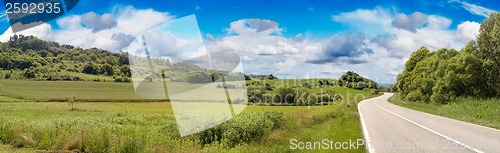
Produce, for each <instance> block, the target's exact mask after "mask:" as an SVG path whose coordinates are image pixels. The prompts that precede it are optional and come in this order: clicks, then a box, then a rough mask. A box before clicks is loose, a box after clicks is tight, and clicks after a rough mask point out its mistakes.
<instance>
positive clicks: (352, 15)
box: [332, 7, 393, 34]
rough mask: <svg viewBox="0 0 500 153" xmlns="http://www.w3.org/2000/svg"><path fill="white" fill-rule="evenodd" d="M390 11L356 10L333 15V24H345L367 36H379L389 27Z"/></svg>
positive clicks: (378, 9)
mask: <svg viewBox="0 0 500 153" xmlns="http://www.w3.org/2000/svg"><path fill="white" fill-rule="evenodd" d="M392 12H393V11H392V10H389V9H384V8H382V7H376V8H375V9H373V10H365V9H358V10H356V11H353V12H344V13H340V14H338V15H333V16H332V19H333V21H335V22H340V23H345V24H348V25H349V26H351V27H353V28H354V29H355V30H357V31H361V32H364V33H367V34H380V33H381V31H386V30H388V29H389V28H390V27H391V20H392V18H393V17H392V16H393V15H392Z"/></svg>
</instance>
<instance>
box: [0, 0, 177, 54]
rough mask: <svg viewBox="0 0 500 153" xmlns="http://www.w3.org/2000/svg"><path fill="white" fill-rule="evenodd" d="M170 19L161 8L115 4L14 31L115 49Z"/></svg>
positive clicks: (74, 43)
mask: <svg viewBox="0 0 500 153" xmlns="http://www.w3.org/2000/svg"><path fill="white" fill-rule="evenodd" d="M172 19H174V17H173V16H170V15H169V14H168V13H165V12H157V11H154V10H152V9H142V10H140V9H135V8H134V7H132V6H125V7H120V6H117V7H115V8H113V11H112V12H111V13H110V14H96V13H94V12H89V13H85V14H81V15H69V16H65V17H63V18H60V19H58V20H56V24H57V26H58V27H59V28H58V29H51V26H50V25H49V24H42V25H40V26H37V27H34V28H31V29H28V30H25V31H22V32H20V33H18V34H24V35H34V36H37V37H39V38H41V39H44V40H49V41H56V42H59V43H62V44H70V45H74V46H78V47H82V48H93V47H97V48H102V49H106V50H110V51H113V52H118V51H121V50H122V49H123V48H124V47H126V46H127V45H128V43H130V42H131V40H132V38H135V37H136V36H138V35H139V34H143V33H144V32H146V30H148V29H151V28H153V27H155V26H157V25H159V24H161V23H165V22H168V21H170V20H172ZM138 23H140V24H138ZM9 31H12V30H9ZM12 35H13V34H12V32H10V33H9V32H6V33H5V34H3V35H2V36H0V39H1V40H2V41H6V40H8V38H9V37H10V36H12Z"/></svg>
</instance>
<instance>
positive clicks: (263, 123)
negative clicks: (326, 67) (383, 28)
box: [0, 80, 378, 152]
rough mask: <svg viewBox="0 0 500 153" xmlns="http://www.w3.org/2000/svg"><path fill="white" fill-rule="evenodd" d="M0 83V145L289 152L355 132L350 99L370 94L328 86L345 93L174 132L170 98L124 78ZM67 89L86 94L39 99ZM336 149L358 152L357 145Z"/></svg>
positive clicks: (357, 130) (356, 123)
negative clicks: (156, 96) (150, 96)
mask: <svg viewBox="0 0 500 153" xmlns="http://www.w3.org/2000/svg"><path fill="white" fill-rule="evenodd" d="M0 84H2V95H3V96H0V144H3V145H1V146H0V152H2V151H6V152H11V151H16V152H33V151H78V152H287V151H294V150H292V149H291V148H290V140H291V139H297V140H298V141H321V140H323V139H330V140H333V141H349V140H352V139H354V140H355V139H358V138H359V139H362V134H361V127H360V123H359V116H358V113H357V108H356V105H355V104H354V103H355V102H359V101H361V100H363V99H364V98H370V97H374V96H378V94H373V93H372V91H370V90H354V89H348V88H343V87H338V86H337V87H328V88H331V89H333V90H335V91H336V93H338V94H344V95H347V94H350V95H352V97H349V98H348V99H347V98H346V99H343V100H340V101H337V102H336V103H334V104H333V105H326V106H256V105H249V106H247V107H246V108H245V109H244V111H243V112H242V113H241V114H239V115H237V116H235V117H234V118H233V119H232V120H229V121H228V122H225V123H223V124H220V125H218V126H216V127H214V128H211V129H208V130H205V131H203V132H200V133H196V134H193V135H189V136H185V137H181V136H180V134H179V130H178V129H177V124H176V120H175V116H174V113H173V110H172V104H171V103H170V102H151V101H143V100H142V99H140V98H139V97H137V96H136V95H135V93H134V91H133V87H132V84H131V83H111V82H63V81H56V82H48V81H21V80H0ZM310 90H319V89H316V88H311V89H310ZM68 95H74V96H75V97H77V98H82V99H84V100H88V99H91V98H92V99H91V100H90V101H86V102H77V103H76V104H75V106H74V109H73V108H71V107H70V106H69V105H68V103H67V102H46V101H50V100H51V99H52V100H53V99H56V100H57V99H61V100H65V96H68ZM354 95H358V96H357V97H356V96H354ZM12 97H14V98H12ZM346 97H348V96H346ZM87 98H88V99H87ZM116 99H125V100H131V101H127V102H116ZM100 100H102V101H100ZM107 100H110V101H107ZM33 101H40V102H33ZM347 102H349V103H351V105H350V107H348V106H347ZM317 151H325V152H331V150H317ZM337 151H339V150H337ZM339 152H364V148H363V147H361V148H359V149H352V150H340V151H339Z"/></svg>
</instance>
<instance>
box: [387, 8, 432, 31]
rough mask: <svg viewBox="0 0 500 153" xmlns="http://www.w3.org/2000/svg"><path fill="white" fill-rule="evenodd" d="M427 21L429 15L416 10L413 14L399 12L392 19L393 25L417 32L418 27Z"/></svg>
mask: <svg viewBox="0 0 500 153" xmlns="http://www.w3.org/2000/svg"><path fill="white" fill-rule="evenodd" d="M426 21H427V15H425V14H422V13H420V12H415V13H413V14H411V15H406V14H397V15H396V16H395V17H394V19H393V20H392V26H394V27H396V28H400V29H405V30H408V31H411V32H416V30H417V28H420V27H422V26H423V25H424V24H425V22H426Z"/></svg>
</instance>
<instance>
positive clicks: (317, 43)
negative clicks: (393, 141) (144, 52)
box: [0, 0, 500, 83]
mask: <svg viewBox="0 0 500 153" xmlns="http://www.w3.org/2000/svg"><path fill="white" fill-rule="evenodd" d="M2 7H3V6H2ZM2 7H0V9H2V10H1V11H2V12H5V11H4V9H5V8H2ZM497 10H500V1H487V0H476V1H472V0H388V1H382V0H371V1H367V0H349V1H345V0H329V1H322V0H319V1H307V0H302V1H301V0H290V1H282V0H265V1H264V0H254V1H234V0H218V1H201V0H200V1H198V0H182V1H173V0H156V1H137V0H110V1H104V2H103V1H100V0H82V1H80V2H79V3H78V4H77V5H76V7H75V8H73V9H72V10H70V11H69V12H67V13H66V14H64V15H63V16H60V17H58V18H56V19H54V20H52V21H50V22H48V23H44V24H41V25H39V26H36V27H33V28H31V29H28V30H24V31H21V32H18V34H24V35H34V36H37V37H39V38H41V39H44V40H49V41H56V42H59V43H62V44H71V45H74V46H78V47H82V48H93V47H97V48H102V49H106V50H110V51H112V52H119V51H122V50H124V48H126V47H127V45H128V44H129V43H130V42H131V41H132V40H133V39H134V38H135V37H136V36H139V35H141V34H143V33H144V32H146V31H147V30H148V29H151V28H153V27H155V26H157V25H159V24H162V23H168V22H170V21H173V20H175V19H179V18H182V17H185V16H189V15H193V14H194V15H195V16H196V20H197V23H198V27H199V30H200V33H201V35H202V39H203V42H204V44H205V48H206V49H207V50H209V51H228V52H236V53H238V54H239V55H240V57H241V59H242V63H243V67H244V71H245V72H246V73H249V74H273V75H275V76H278V77H280V78H338V77H340V76H341V75H342V74H343V73H345V72H346V71H355V72H357V73H359V74H361V75H363V76H365V77H368V78H371V79H373V80H375V81H377V82H379V83H394V82H395V80H396V76H397V75H398V74H399V73H401V72H402V70H403V68H404V63H405V62H406V60H407V59H408V57H409V56H410V54H411V53H412V52H413V51H415V50H417V49H418V48H420V47H421V46H426V47H428V48H429V49H431V50H437V49H440V48H455V49H457V50H458V49H460V48H462V47H463V46H465V44H466V43H467V42H468V41H470V40H473V39H474V38H475V37H476V36H477V34H478V31H479V25H480V23H481V22H482V21H483V20H484V19H486V17H487V16H488V15H489V14H490V13H492V12H496V11H497ZM0 22H2V23H0V30H5V29H7V31H6V32H5V33H3V34H2V35H1V36H0V41H2V42H4V41H7V40H8V39H9V37H10V36H12V35H13V33H12V30H11V29H8V28H9V24H8V19H7V16H6V15H5V13H2V14H0ZM165 41H170V39H165ZM176 43H179V41H177V42H175V41H173V42H169V44H176Z"/></svg>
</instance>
